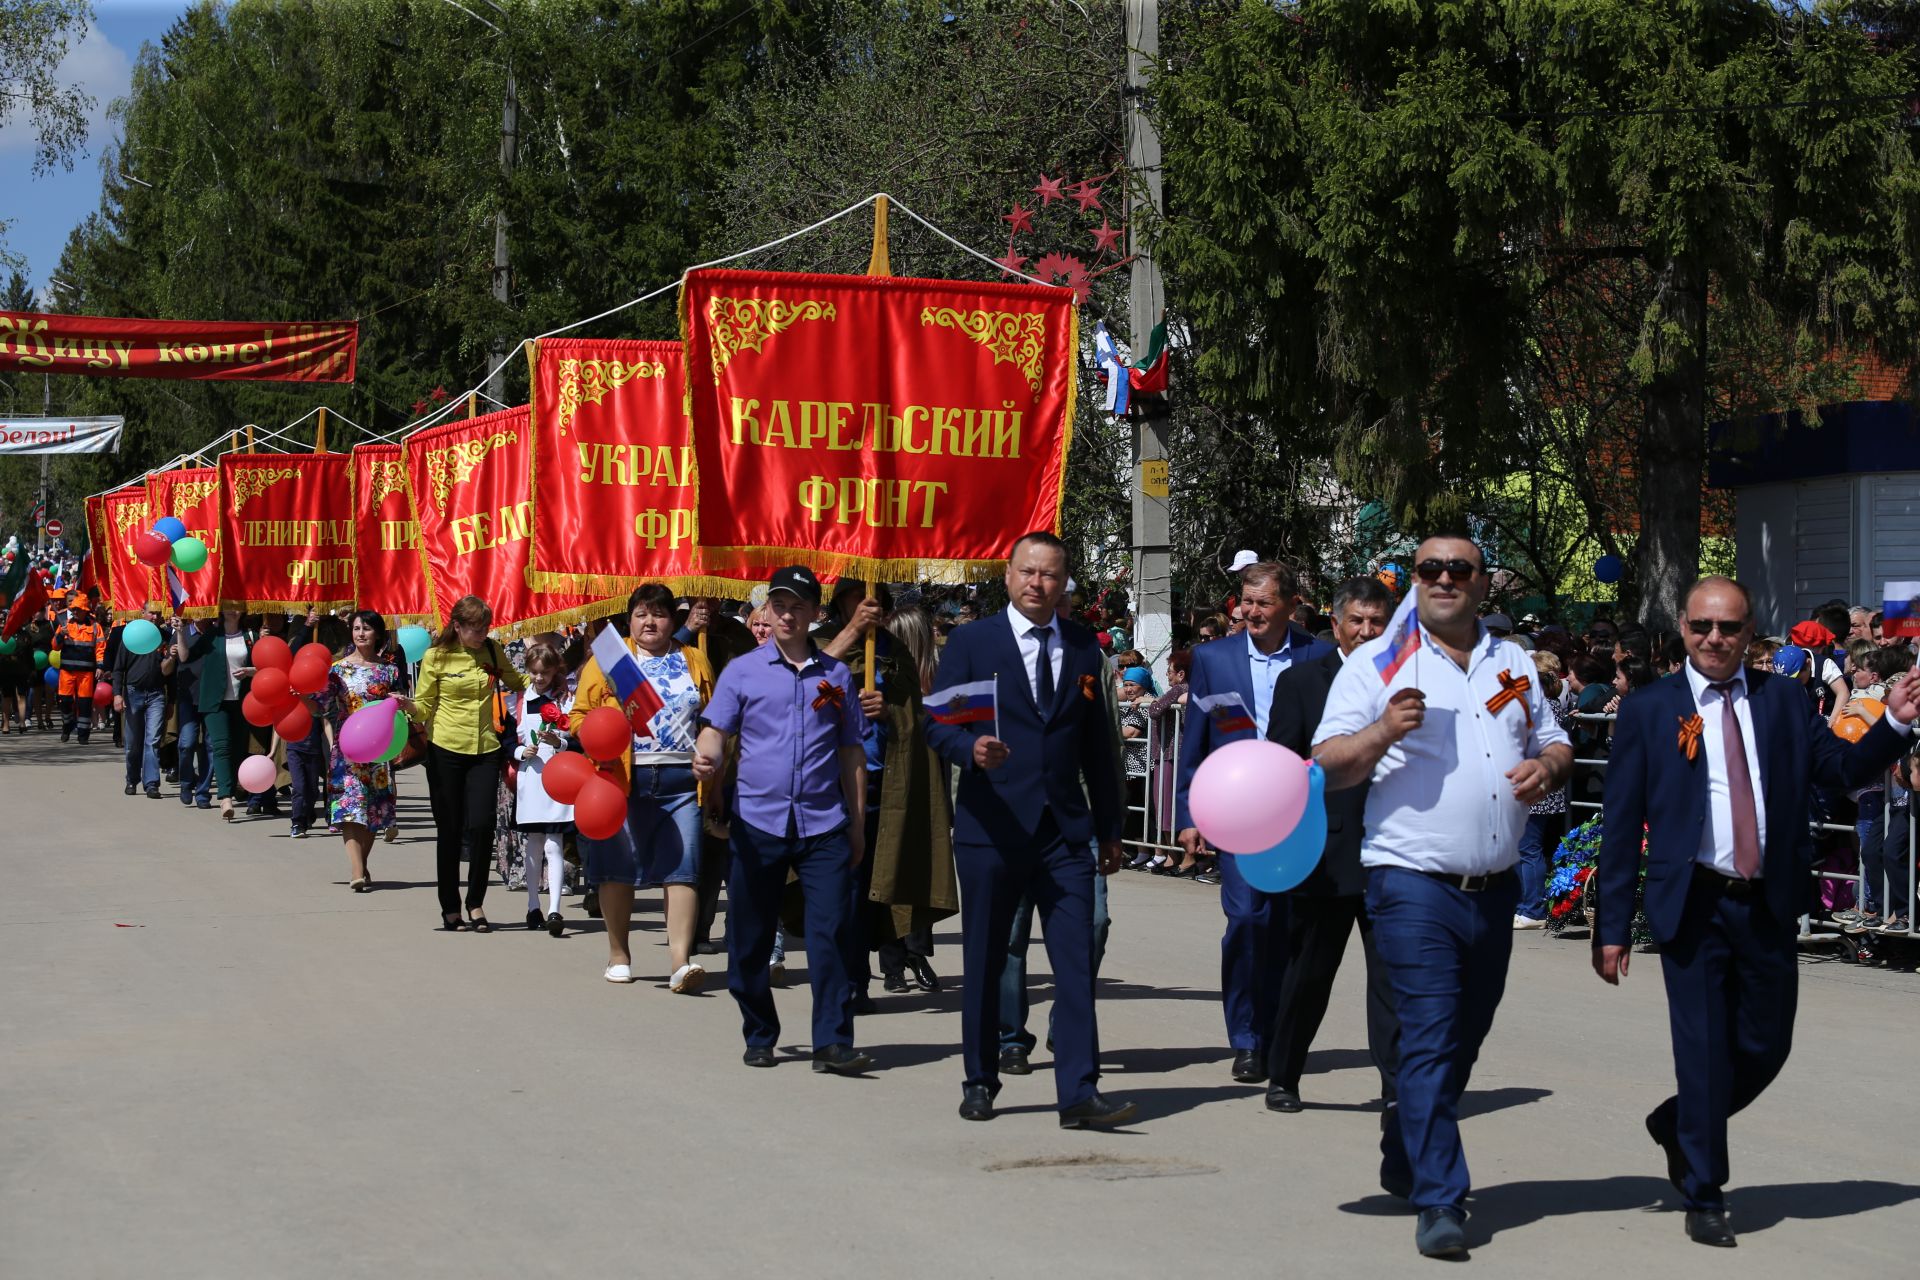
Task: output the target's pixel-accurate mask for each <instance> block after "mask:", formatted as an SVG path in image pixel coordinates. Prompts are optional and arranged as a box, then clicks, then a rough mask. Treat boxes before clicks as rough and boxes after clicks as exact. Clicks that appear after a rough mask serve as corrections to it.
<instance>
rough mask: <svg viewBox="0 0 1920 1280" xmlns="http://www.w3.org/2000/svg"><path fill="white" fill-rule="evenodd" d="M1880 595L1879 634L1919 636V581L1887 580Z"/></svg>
mask: <svg viewBox="0 0 1920 1280" xmlns="http://www.w3.org/2000/svg"><path fill="white" fill-rule="evenodd" d="M1882 596H1883V601H1882V604H1881V606H1880V634H1881V635H1883V636H1920V582H1889V583H1888V584H1887V589H1886V591H1885V592H1883V593H1882Z"/></svg>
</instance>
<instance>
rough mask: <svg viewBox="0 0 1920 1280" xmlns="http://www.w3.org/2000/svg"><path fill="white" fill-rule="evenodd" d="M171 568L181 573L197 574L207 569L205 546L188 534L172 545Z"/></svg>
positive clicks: (175, 540) (177, 539)
mask: <svg viewBox="0 0 1920 1280" xmlns="http://www.w3.org/2000/svg"><path fill="white" fill-rule="evenodd" d="M173 567H174V568H176V569H178V570H179V571H180V572H182V573H198V572H200V570H202V569H204V568H206V567H207V544H206V543H204V542H202V541H200V539H198V538H196V537H194V536H192V535H191V534H189V535H188V536H186V537H184V538H176V539H174V543H173Z"/></svg>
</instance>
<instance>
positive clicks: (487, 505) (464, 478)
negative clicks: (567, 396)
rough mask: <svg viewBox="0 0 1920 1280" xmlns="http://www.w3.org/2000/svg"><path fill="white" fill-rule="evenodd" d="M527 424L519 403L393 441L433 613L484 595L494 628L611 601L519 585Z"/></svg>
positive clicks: (591, 612) (528, 502)
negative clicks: (417, 534)
mask: <svg viewBox="0 0 1920 1280" xmlns="http://www.w3.org/2000/svg"><path fill="white" fill-rule="evenodd" d="M528 429H529V428H528V421H527V408H526V406H525V405H522V406H520V407H519V408H517V409H502V410H500V411H499V412H498V413H489V414H484V415H482V416H480V417H478V418H469V419H466V420H464V421H460V422H449V423H446V424H444V425H442V426H438V427H430V428H428V429H427V430H425V431H421V432H418V433H417V434H415V435H411V436H408V437H407V438H406V439H405V440H404V441H402V442H401V445H400V457H401V461H402V463H403V464H404V465H405V467H406V474H407V496H408V500H409V502H410V503H411V504H412V508H413V515H414V519H415V521H416V522H417V523H418V524H419V526H420V555H421V559H422V560H423V562H424V564H425V569H426V579H427V591H428V598H429V599H430V600H431V602H432V606H433V615H434V617H435V619H436V620H438V621H441V622H444V621H445V620H446V618H447V615H448V614H449V613H450V612H451V611H452V609H453V606H454V603H455V602H456V601H458V600H459V599H460V597H462V596H467V595H473V596H478V597H480V599H482V600H484V601H486V603H487V605H488V606H489V607H490V608H491V609H492V610H493V629H494V631H495V632H497V633H501V634H505V635H510V636H511V635H528V634H531V633H533V632H536V631H544V630H547V629H549V628H552V627H557V626H561V625H564V624H566V623H569V622H578V621H580V620H582V619H584V618H588V617H592V616H596V615H598V614H601V613H613V612H616V611H617V610H618V607H619V601H618V600H617V599H616V600H613V601H612V602H611V603H609V602H608V601H607V598H606V597H604V596H603V597H594V596H592V595H589V594H587V593H585V592H580V591H565V592H545V591H535V590H534V589H533V588H532V587H531V586H530V585H528V582H527V549H528V546H529V538H530V536H531V534H532V532H533V500H532V498H531V497H530V496H529V495H530V493H531V492H532V489H531V477H529V475H528V474H527V472H528V468H529V466H530V463H531V455H530V453H529V451H528V448H527V433H528ZM620 595H621V597H624V595H625V593H624V592H622V593H620Z"/></svg>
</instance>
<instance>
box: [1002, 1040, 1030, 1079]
mask: <svg viewBox="0 0 1920 1280" xmlns="http://www.w3.org/2000/svg"><path fill="white" fill-rule="evenodd" d="M1000 1074H1001V1075H1003V1076H1030V1075H1032V1074H1033V1064H1032V1063H1031V1062H1028V1061H1027V1051H1026V1050H1025V1049H1021V1048H1018V1047H1015V1048H1012V1049H1002V1050H1001V1051H1000Z"/></svg>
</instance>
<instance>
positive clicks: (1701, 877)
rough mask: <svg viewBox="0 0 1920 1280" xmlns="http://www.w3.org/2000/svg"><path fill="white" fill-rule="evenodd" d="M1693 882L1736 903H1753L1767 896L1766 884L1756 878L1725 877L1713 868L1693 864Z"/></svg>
mask: <svg viewBox="0 0 1920 1280" xmlns="http://www.w3.org/2000/svg"><path fill="white" fill-rule="evenodd" d="M1693 882H1694V883H1695V884H1697V885H1701V886H1703V887H1705V888H1706V889H1709V890H1711V891H1712V892H1714V893H1719V894H1724V895H1726V896H1727V897H1729V898H1732V899H1733V900H1734V901H1735V902H1752V901H1753V900H1754V899H1756V898H1763V897H1765V896H1766V892H1767V890H1766V882H1765V881H1764V880H1762V879H1761V878H1760V877H1758V876H1756V877H1754V878H1753V879H1751V880H1742V879H1740V878H1739V877H1737V876H1723V875H1721V874H1720V873H1719V872H1718V871H1715V870H1714V869H1713V868H1712V867H1708V866H1703V865H1702V864H1700V863H1698V862H1696V863H1694V864H1693Z"/></svg>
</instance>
